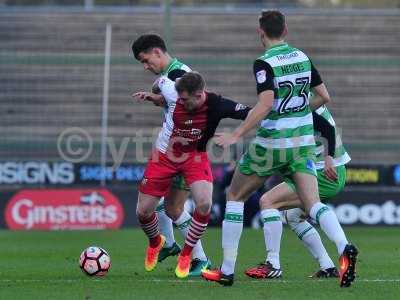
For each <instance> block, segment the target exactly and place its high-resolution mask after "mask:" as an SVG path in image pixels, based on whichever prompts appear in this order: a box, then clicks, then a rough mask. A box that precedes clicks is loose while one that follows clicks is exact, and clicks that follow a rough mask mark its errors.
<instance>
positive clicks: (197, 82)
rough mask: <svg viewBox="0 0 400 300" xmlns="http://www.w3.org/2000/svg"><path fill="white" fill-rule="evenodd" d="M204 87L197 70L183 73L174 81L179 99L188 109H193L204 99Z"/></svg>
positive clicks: (204, 83)
mask: <svg viewBox="0 0 400 300" xmlns="http://www.w3.org/2000/svg"><path fill="white" fill-rule="evenodd" d="M205 87H206V82H205V81H204V78H203V77H202V76H201V75H200V73H198V72H188V73H185V75H183V76H182V77H181V78H180V79H178V80H177V82H176V83H175V88H176V91H177V92H178V96H179V99H180V100H182V101H183V105H184V106H185V109H186V110H188V111H195V110H196V109H197V108H198V107H200V106H201V105H202V104H203V103H204V101H205V99H206V95H205V91H204V89H205Z"/></svg>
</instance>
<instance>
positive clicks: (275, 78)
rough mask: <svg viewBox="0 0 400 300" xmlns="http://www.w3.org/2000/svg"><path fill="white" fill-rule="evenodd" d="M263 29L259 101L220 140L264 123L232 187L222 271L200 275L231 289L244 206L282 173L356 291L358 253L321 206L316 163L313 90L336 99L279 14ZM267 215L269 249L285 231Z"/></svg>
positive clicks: (264, 18)
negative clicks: (330, 243)
mask: <svg viewBox="0 0 400 300" xmlns="http://www.w3.org/2000/svg"><path fill="white" fill-rule="evenodd" d="M259 25H260V28H259V31H258V32H259V35H260V38H261V42H262V44H263V45H264V46H265V47H266V51H265V53H264V55H262V56H261V57H259V58H258V59H256V60H255V62H254V66H253V69H254V75H255V79H256V82H257V93H258V102H257V104H256V106H255V107H254V108H253V109H252V110H251V111H250V113H249V114H248V116H247V118H246V120H245V121H244V122H243V123H242V124H241V125H240V126H239V127H238V128H236V129H235V130H234V132H233V133H228V134H227V133H225V134H219V136H218V137H217V138H216V143H217V144H219V145H220V146H223V147H227V146H229V145H232V144H235V143H236V142H237V141H238V140H239V139H240V138H241V137H242V136H243V135H244V134H246V133H247V132H249V131H250V130H251V129H252V128H254V127H255V126H256V125H257V124H259V123H260V122H261V124H260V127H259V128H258V130H257V133H256V137H255V139H254V140H253V141H252V142H251V143H250V145H249V148H248V150H247V152H246V153H245V154H244V155H243V156H242V158H241V159H240V161H239V163H238V166H237V168H236V170H235V173H234V175H233V179H232V183H231V186H230V188H229V192H228V199H227V200H228V201H227V203H226V210H225V219H224V221H223V225H222V248H223V263H222V265H221V268H220V269H218V270H208V271H207V270H205V271H203V272H202V276H203V277H204V278H205V279H207V280H211V281H216V282H218V283H220V284H222V285H232V284H233V280H234V270H235V263H236V257H237V251H238V246H239V240H240V236H241V233H242V229H243V206H244V201H246V199H248V195H249V193H251V192H253V191H254V190H256V189H257V188H258V187H259V186H260V185H261V184H263V183H264V181H265V178H266V177H267V176H270V175H272V174H274V173H280V174H281V175H283V176H288V177H290V178H292V180H293V181H294V184H295V187H296V191H297V194H298V196H299V199H300V202H301V205H302V207H304V209H305V212H306V213H307V214H308V215H309V216H310V217H311V218H312V219H313V220H314V221H315V222H317V223H319V224H320V226H321V229H322V230H323V231H324V232H325V234H326V235H327V236H328V237H329V239H330V240H332V241H333V242H334V243H335V244H336V247H337V250H338V253H339V255H340V263H341V278H340V285H341V286H350V284H351V282H352V281H353V280H354V278H355V276H354V273H355V263H356V256H357V249H356V248H355V247H354V246H353V245H351V244H349V243H348V241H347V238H346V235H345V234H344V232H343V229H342V227H341V226H340V224H339V221H338V220H337V217H336V215H335V213H334V212H332V211H331V210H330V209H329V208H328V207H327V206H326V205H324V204H322V203H321V202H320V199H319V194H318V182H317V179H316V176H317V174H316V169H315V163H314V159H315V156H314V151H315V140H314V130H313V118H312V113H311V110H310V107H309V95H310V89H312V91H313V93H314V94H316V95H317V96H319V97H320V98H321V99H323V100H324V102H328V101H329V100H330V97H329V94H328V91H327V89H326V87H325V85H324V83H323V82H322V80H321V78H320V76H319V74H318V71H317V70H316V69H315V67H314V66H313V64H312V63H311V61H310V59H309V58H308V56H307V55H306V54H305V53H304V52H302V51H300V50H299V49H296V48H292V47H290V46H289V45H288V44H287V43H285V41H284V38H285V36H286V34H287V26H286V22H285V17H284V15H283V14H282V13H281V12H279V11H265V12H263V13H262V15H261V17H260V18H259ZM262 218H263V219H265V220H266V222H265V224H264V228H266V230H265V231H264V232H265V234H266V236H265V239H266V240H267V241H268V244H269V245H270V244H271V243H270V238H271V233H272V232H273V233H274V234H277V235H281V232H282V222H281V221H280V212H279V211H278V210H277V209H269V210H265V211H263V215H262ZM272 247H277V245H273V246H272ZM276 252H278V251H276Z"/></svg>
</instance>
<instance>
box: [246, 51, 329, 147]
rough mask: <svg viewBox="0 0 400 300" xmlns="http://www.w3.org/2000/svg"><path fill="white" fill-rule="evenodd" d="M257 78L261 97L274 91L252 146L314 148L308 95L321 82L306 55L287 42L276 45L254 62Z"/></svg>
mask: <svg viewBox="0 0 400 300" xmlns="http://www.w3.org/2000/svg"><path fill="white" fill-rule="evenodd" d="M254 75H255V78H256V81H257V92H258V94H260V93H262V92H263V91H266V90H273V91H274V101H273V105H272V109H271V111H270V113H269V114H268V115H267V116H266V117H265V118H264V120H263V121H262V122H261V124H260V127H259V128H258V130H257V134H256V138H255V139H254V141H253V143H256V144H258V145H260V146H262V147H265V148H270V149H293V148H301V147H308V146H310V147H312V146H314V145H315V140H314V128H313V118H312V114H311V110H310V107H309V96H310V88H311V87H314V86H317V85H319V84H321V83H322V80H321V78H320V76H319V74H318V71H317V70H316V69H315V68H314V67H313V65H312V63H311V61H310V59H309V58H308V57H307V55H306V54H304V52H302V51H300V50H299V49H296V48H292V47H290V46H289V45H288V44H286V43H284V44H279V45H275V46H273V47H271V48H269V49H268V50H267V51H266V52H265V53H264V55H263V56H261V57H259V58H258V59H257V60H256V61H255V63H254Z"/></svg>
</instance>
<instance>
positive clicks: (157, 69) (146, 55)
mask: <svg viewBox="0 0 400 300" xmlns="http://www.w3.org/2000/svg"><path fill="white" fill-rule="evenodd" d="M139 61H140V62H141V63H142V64H143V68H144V69H145V70H148V71H150V72H151V73H153V74H156V75H158V74H160V73H161V72H162V60H161V56H160V53H159V51H157V49H151V50H150V51H148V52H140V53H139Z"/></svg>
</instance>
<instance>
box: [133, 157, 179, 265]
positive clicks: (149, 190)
mask: <svg viewBox="0 0 400 300" xmlns="http://www.w3.org/2000/svg"><path fill="white" fill-rule="evenodd" d="M175 173H176V170H175V169H174V166H173V165H171V164H170V163H169V162H168V159H167V157H166V156H165V155H163V154H161V153H159V152H155V153H153V155H152V157H151V159H150V160H149V162H148V164H147V167H146V170H145V172H144V175H143V179H142V181H141V183H140V185H139V196H138V203H137V208H136V215H137V218H138V221H139V224H140V226H141V227H142V229H143V231H144V232H145V234H146V235H147V237H148V238H149V247H148V248H147V250H146V257H145V269H146V270H147V271H152V270H153V269H154V268H155V267H156V265H157V262H158V256H159V253H160V251H161V249H162V248H163V246H164V244H165V237H164V236H163V235H161V234H160V231H159V224H158V217H157V214H156V212H155V210H156V207H157V205H158V202H159V200H160V198H161V197H162V196H164V195H166V194H167V193H168V191H169V190H170V188H171V181H172V178H173V176H174V174H175Z"/></svg>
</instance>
